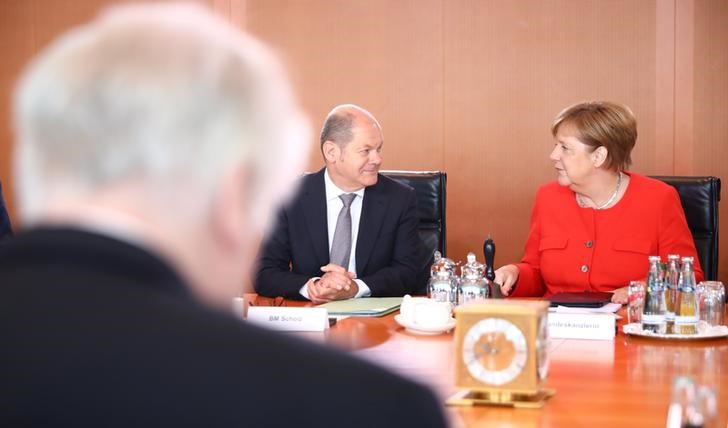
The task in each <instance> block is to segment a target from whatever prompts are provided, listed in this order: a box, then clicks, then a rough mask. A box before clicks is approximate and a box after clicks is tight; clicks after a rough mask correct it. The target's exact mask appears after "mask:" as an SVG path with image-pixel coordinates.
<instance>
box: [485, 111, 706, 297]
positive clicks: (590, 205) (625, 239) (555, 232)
mask: <svg viewBox="0 0 728 428" xmlns="http://www.w3.org/2000/svg"><path fill="white" fill-rule="evenodd" d="M551 133H552V135H553V136H554V140H555V141H554V148H553V150H552V151H551V155H550V159H551V161H552V162H553V163H554V169H556V175H557V179H556V181H554V182H551V183H548V184H546V185H544V186H542V187H541V188H540V189H539V190H538V192H537V193H536V201H535V203H534V206H533V212H532V214H531V227H530V231H529V234H528V240H527V241H526V249H525V255H524V257H523V259H522V260H521V262H520V263H517V264H510V265H506V266H503V267H501V268H499V269H498V270H497V271H496V280H495V281H496V282H497V283H500V284H501V291H502V292H503V294H504V295H510V296H514V297H525V296H547V297H548V296H550V295H552V294H554V293H558V292H582V291H607V292H613V293H614V294H613V295H612V301H613V302H617V303H626V301H627V291H626V290H627V285H628V284H629V282H630V280H636V279H641V278H645V276H646V274H647V257H648V256H649V255H659V256H661V257H662V259H663V260H667V255H668V254H680V255H682V256H692V257H694V258H695V274H696V279H697V280H698V281H700V280H702V278H703V272H702V270H701V268H700V265H699V263H698V258H697V252H696V250H695V244H694V242H693V238H692V235H691V234H690V230H689V229H688V225H687V222H686V220H685V213H684V212H683V209H682V205H680V198H679V196H678V194H677V191H676V190H675V189H674V188H673V187H671V186H670V185H668V184H665V183H663V182H661V181H658V180H655V179H652V178H648V177H645V176H642V175H639V174H636V173H633V172H627V168H628V167H629V166H630V164H631V163H632V160H631V156H630V155H631V152H632V148H633V147H634V145H635V141H636V139H637V122H636V120H635V117H634V115H633V114H632V112H631V111H630V110H629V108H627V107H626V106H623V105H620V104H615V103H611V102H601V101H600V102H585V103H579V104H575V105H573V106H570V107H568V108H566V109H565V110H563V111H562V112H561V113H559V115H558V116H557V117H556V119H555V120H554V123H553V125H552V126H551Z"/></svg>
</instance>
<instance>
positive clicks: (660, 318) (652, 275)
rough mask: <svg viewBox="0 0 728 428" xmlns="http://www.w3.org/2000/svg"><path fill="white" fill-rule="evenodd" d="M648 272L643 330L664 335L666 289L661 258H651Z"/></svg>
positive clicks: (643, 309)
mask: <svg viewBox="0 0 728 428" xmlns="http://www.w3.org/2000/svg"><path fill="white" fill-rule="evenodd" d="M648 260H649V269H648V271H647V288H646V289H645V303H644V306H643V307H642V330H643V331H651V332H654V333H659V334H664V333H665V332H666V324H665V312H666V310H667V309H666V306H665V289H664V287H663V280H664V272H663V270H662V264H661V263H660V256H650V257H649V258H648Z"/></svg>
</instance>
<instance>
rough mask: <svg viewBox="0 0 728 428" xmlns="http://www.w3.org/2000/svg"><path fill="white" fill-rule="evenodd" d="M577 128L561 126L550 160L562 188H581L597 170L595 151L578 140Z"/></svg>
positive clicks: (567, 124) (566, 124)
mask: <svg viewBox="0 0 728 428" xmlns="http://www.w3.org/2000/svg"><path fill="white" fill-rule="evenodd" d="M576 135H577V132H576V128H574V126H572V125H571V124H569V123H564V124H562V125H561V126H559V129H558V131H557V132H556V137H554V140H555V141H554V149H553V150H552V151H551V155H550V156H549V158H550V159H551V160H552V161H553V162H554V168H555V169H556V174H557V179H558V181H559V184H561V185H562V186H569V187H571V188H572V189H574V188H575V187H576V188H579V187H580V186H581V185H583V184H585V182H586V181H587V180H588V179H589V177H590V176H591V174H592V173H593V172H594V171H595V170H596V166H595V159H594V151H593V150H592V148H591V147H590V146H587V145H586V144H584V143H582V142H581V141H579V139H578V138H576Z"/></svg>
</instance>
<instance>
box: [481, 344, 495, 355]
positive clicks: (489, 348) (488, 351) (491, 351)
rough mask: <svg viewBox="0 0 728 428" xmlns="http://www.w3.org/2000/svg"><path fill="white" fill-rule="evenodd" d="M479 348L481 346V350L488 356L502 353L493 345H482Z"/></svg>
mask: <svg viewBox="0 0 728 428" xmlns="http://www.w3.org/2000/svg"><path fill="white" fill-rule="evenodd" d="M478 346H480V349H482V350H483V352H485V353H486V354H489V355H495V354H497V353H499V352H500V349H498V348H496V347H494V346H492V345H489V344H487V343H482V344H480V345H478Z"/></svg>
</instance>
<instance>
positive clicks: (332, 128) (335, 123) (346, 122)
mask: <svg viewBox="0 0 728 428" xmlns="http://www.w3.org/2000/svg"><path fill="white" fill-rule="evenodd" d="M353 125H354V114H353V113H351V112H349V111H342V112H332V113H331V114H329V115H328V117H326V120H325V121H324V126H323V128H322V129H321V138H320V140H321V147H323V146H324V143H325V142H327V141H333V142H334V143H336V144H339V145H340V146H345V145H346V144H347V143H349V142H350V141H351V140H352V139H353V138H354V131H353V130H352V128H353Z"/></svg>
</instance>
